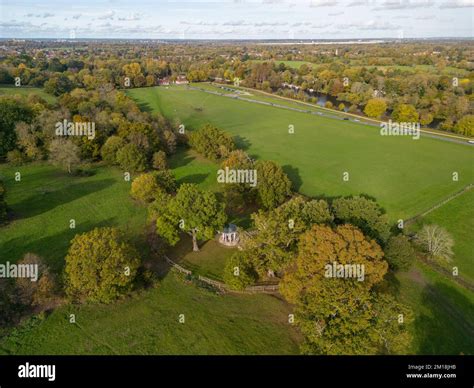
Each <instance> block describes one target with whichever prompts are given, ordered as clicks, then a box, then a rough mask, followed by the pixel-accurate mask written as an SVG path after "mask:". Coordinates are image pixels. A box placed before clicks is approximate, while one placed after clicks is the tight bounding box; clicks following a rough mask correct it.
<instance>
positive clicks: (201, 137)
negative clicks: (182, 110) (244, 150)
mask: <svg viewBox="0 0 474 388" xmlns="http://www.w3.org/2000/svg"><path fill="white" fill-rule="evenodd" d="M189 144H190V145H191V147H193V148H194V149H195V150H196V151H197V152H199V153H200V154H202V155H204V156H205V157H206V158H209V159H211V160H214V161H217V160H219V159H222V158H226V157H227V156H228V155H229V153H230V151H232V150H233V149H234V148H235V144H234V141H233V140H232V137H230V136H229V135H227V134H226V133H225V132H224V131H222V130H221V129H219V128H217V127H214V126H212V125H210V124H206V125H204V126H203V127H201V128H199V129H198V130H197V131H194V132H191V134H190V135H189Z"/></svg>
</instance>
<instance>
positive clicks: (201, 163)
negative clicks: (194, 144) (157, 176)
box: [168, 149, 219, 191]
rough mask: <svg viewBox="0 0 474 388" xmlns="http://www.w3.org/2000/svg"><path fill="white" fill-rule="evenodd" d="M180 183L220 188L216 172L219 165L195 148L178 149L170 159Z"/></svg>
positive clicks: (204, 187) (170, 165) (169, 161)
mask: <svg viewBox="0 0 474 388" xmlns="http://www.w3.org/2000/svg"><path fill="white" fill-rule="evenodd" d="M168 165H169V167H170V168H171V169H172V170H173V174H174V177H175V178H176V181H177V182H178V184H182V183H195V184H197V185H199V187H200V188H201V189H205V190H213V191H217V190H218V188H219V187H218V184H217V180H216V176H217V175H216V174H217V169H218V166H217V165H216V164H214V163H212V162H211V161H209V160H207V159H206V158H204V157H202V156H201V155H199V154H198V153H197V152H194V151H193V150H186V149H178V151H177V152H176V153H175V154H174V155H172V156H171V157H170V158H169V159H168Z"/></svg>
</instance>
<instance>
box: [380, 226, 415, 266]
mask: <svg viewBox="0 0 474 388" xmlns="http://www.w3.org/2000/svg"><path fill="white" fill-rule="evenodd" d="M385 257H386V259H387V261H388V264H389V265H390V267H391V268H393V269H395V270H401V271H407V270H408V269H410V267H411V265H412V264H413V261H414V259H415V250H414V249H413V246H412V245H411V243H410V240H409V239H408V237H407V236H404V235H403V234H399V235H397V236H392V237H390V238H389V239H388V242H387V246H386V247H385Z"/></svg>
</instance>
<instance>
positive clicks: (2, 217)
mask: <svg viewBox="0 0 474 388" xmlns="http://www.w3.org/2000/svg"><path fill="white" fill-rule="evenodd" d="M6 194H7V193H6V189H5V185H4V184H3V181H1V180H0V225H2V224H5V223H6V222H7V216H8V213H7V203H6V200H5V197H6Z"/></svg>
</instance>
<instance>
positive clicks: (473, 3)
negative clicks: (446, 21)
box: [439, 0, 474, 9]
mask: <svg viewBox="0 0 474 388" xmlns="http://www.w3.org/2000/svg"><path fill="white" fill-rule="evenodd" d="M469 7H474V0H451V1H445V2H444V3H441V4H440V6H439V8H441V9H446V8H469Z"/></svg>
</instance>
